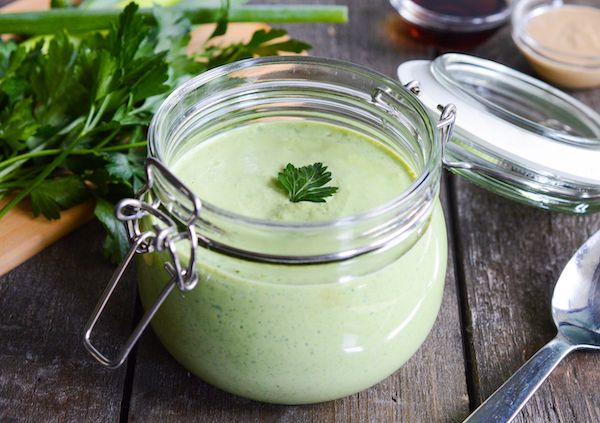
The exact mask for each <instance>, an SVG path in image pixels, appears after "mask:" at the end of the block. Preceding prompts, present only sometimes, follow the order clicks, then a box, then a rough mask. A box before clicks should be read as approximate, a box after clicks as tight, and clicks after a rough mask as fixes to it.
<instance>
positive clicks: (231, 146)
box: [173, 120, 414, 222]
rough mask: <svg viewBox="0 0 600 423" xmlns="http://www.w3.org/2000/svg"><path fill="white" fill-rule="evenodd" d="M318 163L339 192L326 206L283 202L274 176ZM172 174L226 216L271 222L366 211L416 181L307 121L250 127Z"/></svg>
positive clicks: (208, 144) (354, 136)
mask: <svg viewBox="0 0 600 423" xmlns="http://www.w3.org/2000/svg"><path fill="white" fill-rule="evenodd" d="M317 162H322V163H323V164H324V165H325V166H327V168H328V170H329V171H330V172H331V174H332V178H333V179H332V181H331V182H330V183H329V184H328V186H335V187H338V191H337V192H336V193H335V194H334V195H333V196H332V197H328V198H327V199H326V202H325V203H312V202H306V201H303V202H299V203H292V202H291V201H289V200H288V198H287V196H286V193H285V191H283V190H282V188H280V187H279V186H278V183H277V174H278V173H279V172H280V171H281V170H282V169H283V168H284V167H285V166H286V164H288V163H292V164H293V165H294V166H296V167H300V166H306V165H311V164H313V163H317ZM173 172H174V173H175V174H176V175H177V176H178V177H179V178H180V179H181V180H182V181H183V182H184V183H185V184H187V185H188V186H189V187H190V188H191V189H192V190H193V191H194V192H195V193H197V194H198V196H199V197H200V198H201V199H203V200H205V201H208V202H209V203H212V204H214V205H216V206H218V207H221V208H223V209H225V210H229V211H233V212H236V213H239V214H242V215H245V216H249V217H255V218H262V219H268V220H277V221H302V222H306V221H315V220H330V219H336V218H340V217H344V216H349V215H352V214H356V213H360V212H364V211H367V210H369V209H371V208H374V207H377V206H380V205H383V204H384V203H386V202H388V201H390V200H392V199H393V198H394V197H396V196H398V195H400V194H401V193H402V192H403V191H404V190H405V189H406V188H407V187H408V186H409V185H410V184H411V183H412V181H413V179H414V176H413V175H414V174H413V173H412V172H411V171H410V169H409V168H408V167H407V166H405V165H404V162H403V161H402V160H401V159H400V157H398V156H397V155H396V154H395V153H394V152H393V151H391V150H389V149H387V148H386V147H384V146H382V145H381V144H379V143H375V142H374V141H373V140H371V139H369V138H366V137H364V136H362V135H360V134H359V133H357V132H353V131H350V130H346V129H343V128H340V127H336V126H333V125H328V124H325V123H318V122H307V121H300V120H298V121H274V122H270V123H259V124H253V125H249V126H246V127H242V128H238V129H236V130H233V131H229V132H226V133H223V134H221V135H219V136H216V137H214V138H212V139H210V140H208V141H205V142H203V143H201V144H200V145H198V146H196V148H194V149H192V150H191V151H188V152H187V153H185V155H184V156H183V157H181V158H180V159H179V160H177V161H176V162H175V163H174V165H173Z"/></svg>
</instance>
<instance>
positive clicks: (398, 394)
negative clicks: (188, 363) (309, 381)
mask: <svg viewBox="0 0 600 423" xmlns="http://www.w3.org/2000/svg"><path fill="white" fill-rule="evenodd" d="M314 2H315V3H316V2H317V1H314ZM261 3H263V2H262V1H261ZM319 3H323V2H319ZM340 3H345V4H348V6H349V8H350V21H351V23H350V24H349V25H346V26H323V25H298V26H290V27H289V29H290V31H291V33H292V35H293V36H296V37H298V38H301V39H303V40H307V41H308V42H310V43H311V44H312V45H313V46H314V49H313V50H312V51H311V54H314V55H317V56H326V57H334V58H340V59H345V60H350V61H353V62H356V63H360V64H363V65H366V66H369V67H371V68H373V69H376V70H378V71H381V72H383V73H386V74H388V75H391V76H393V75H395V69H396V66H397V65H398V64H399V62H400V61H401V60H407V59H409V58H426V57H431V55H432V54H433V50H432V49H420V50H412V51H406V50H403V49H401V48H399V47H397V46H395V45H393V44H392V43H391V42H390V41H389V39H388V35H387V34H386V33H385V25H384V24H385V21H386V19H387V18H388V17H389V15H390V13H393V10H392V9H391V7H390V6H389V2H387V1H385V0H378V1H377V2H375V1H371V2H364V1H360V0H354V1H350V2H340ZM357 29H360V30H357ZM448 269H449V270H448V276H447V279H446V291H445V295H444V299H443V305H442V310H441V313H440V316H439V317H438V320H437V323H436V325H435V327H434V329H433V331H432V333H431V335H430V336H429V338H428V339H427V341H426V342H425V344H424V345H423V346H422V347H421V349H420V350H419V351H418V352H417V354H416V355H415V356H414V357H413V358H412V359H411V360H409V362H408V363H407V364H406V365H405V366H403V367H402V368H401V369H400V370H399V371H398V372H396V373H395V374H394V375H393V376H391V377H390V378H388V379H386V380H385V381H383V382H381V383H380V384H378V385H376V386H374V387H373V388H371V389H369V390H367V391H364V392H361V393H359V394H356V395H353V396H350V397H347V398H344V399H341V400H338V401H332V402H328V403H322V404H316V405H308V406H275V405H268V404H263V403H258V402H253V401H249V400H245V399H242V398H239V397H235V396H233V395H229V394H226V393H224V392H222V391H219V390H217V389H216V388H213V387H211V386H209V385H207V384H205V383H204V382H202V381H200V380H199V379H197V378H196V377H194V376H192V375H190V374H189V373H187V372H186V371H185V369H183V368H182V367H181V366H179V365H178V364H177V363H176V362H175V361H174V360H173V359H172V358H171V357H170V356H169V355H168V353H167V352H166V351H165V350H164V349H163V348H162V347H161V346H160V345H159V343H158V341H157V340H156V338H155V336H154V335H153V334H151V333H149V334H147V335H146V336H144V338H143V340H142V342H141V344H140V346H139V348H138V354H137V357H136V363H135V375H134V382H133V389H132V394H131V407H130V412H129V419H130V421H132V422H186V421H194V422H200V421H202V422H224V421H226V422H274V421H277V422H300V421H301V422H367V421H371V422H395V421H415V422H416V421H423V422H425V421H427V422H441V421H457V420H459V419H460V418H462V417H464V416H465V415H466V414H467V413H468V397H467V392H466V382H465V368H464V361H463V352H462V339H461V332H460V321H459V315H458V305H457V293H456V284H455V279H454V275H453V262H452V258H451V259H450V262H449V264H448Z"/></svg>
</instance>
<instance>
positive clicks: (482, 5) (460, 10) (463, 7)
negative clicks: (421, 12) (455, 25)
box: [412, 0, 507, 18]
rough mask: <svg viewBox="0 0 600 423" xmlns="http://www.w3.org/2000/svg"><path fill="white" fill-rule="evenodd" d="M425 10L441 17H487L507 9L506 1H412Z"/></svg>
mask: <svg viewBox="0 0 600 423" xmlns="http://www.w3.org/2000/svg"><path fill="white" fill-rule="evenodd" d="M412 1H413V3H415V4H418V5H419V6H421V7H422V8H424V9H427V10H430V11H431V12H435V13H439V14H440V15H449V16H459V17H463V18H468V17H485V16H490V15H495V14H496V13H500V12H502V11H503V10H505V9H506V7H507V5H506V0H412Z"/></svg>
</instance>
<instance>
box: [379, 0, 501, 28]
mask: <svg viewBox="0 0 600 423" xmlns="http://www.w3.org/2000/svg"><path fill="white" fill-rule="evenodd" d="M390 3H391V4H392V6H393V7H394V8H395V9H396V10H397V11H398V13H399V14H400V16H402V17H403V18H404V19H406V20H407V21H409V22H411V23H414V24H416V25H419V26H423V27H425V28H431V29H437V30H443V31H449V32H457V33H464V32H476V31H485V30H488V29H493V28H497V27H499V26H500V25H502V24H504V23H505V22H507V21H508V19H509V17H510V14H511V6H510V3H507V5H506V7H505V8H504V9H502V10H500V11H498V12H496V13H491V14H489V15H473V16H456V15H450V14H444V13H439V12H435V11H433V10H430V9H427V8H426V7H423V6H421V5H420V4H418V3H415V2H414V1H412V0H390Z"/></svg>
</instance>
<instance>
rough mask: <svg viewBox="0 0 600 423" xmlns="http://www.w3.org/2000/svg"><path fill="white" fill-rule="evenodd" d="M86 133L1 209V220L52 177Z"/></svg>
mask: <svg viewBox="0 0 600 423" xmlns="http://www.w3.org/2000/svg"><path fill="white" fill-rule="evenodd" d="M84 134H85V133H84V132H82V133H81V134H79V135H78V136H77V138H75V139H74V140H73V141H72V142H71V144H70V145H69V147H68V148H66V149H64V150H63V151H62V153H61V154H60V155H58V156H57V157H56V158H55V159H54V160H52V162H51V163H50V164H49V165H48V166H46V168H45V169H44V170H42V171H41V172H40V173H38V174H37V176H36V177H35V178H34V180H33V181H32V182H31V183H30V184H29V185H28V186H27V188H25V189H24V190H22V191H19V193H18V194H17V195H15V196H14V197H13V198H12V199H11V200H10V201H9V202H8V203H6V204H5V205H4V206H3V207H2V209H0V219H2V218H3V217H4V216H5V215H6V213H8V212H9V211H10V210H11V209H12V208H13V207H14V206H16V205H17V204H19V203H20V202H21V201H22V200H23V199H24V198H25V197H27V196H28V195H29V194H31V191H33V190H34V189H36V188H37V187H38V186H39V185H40V184H41V183H42V182H44V180H45V179H46V178H47V177H48V176H50V174H51V173H52V172H53V171H54V169H56V168H57V167H58V166H59V165H60V164H61V163H62V162H63V160H64V159H65V157H67V156H68V155H69V153H70V152H71V150H72V149H73V148H75V146H76V145H77V144H78V143H79V142H81V140H82V139H83V135H84Z"/></svg>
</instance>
